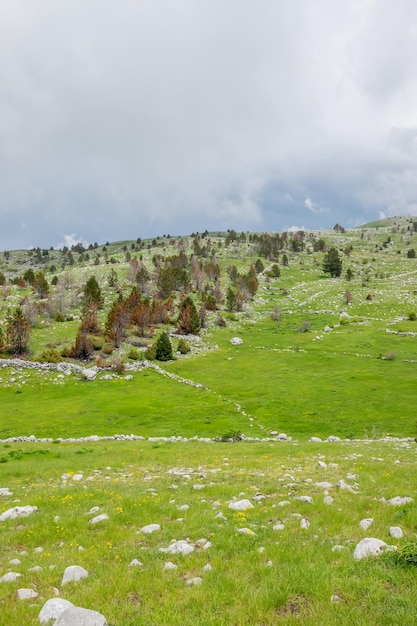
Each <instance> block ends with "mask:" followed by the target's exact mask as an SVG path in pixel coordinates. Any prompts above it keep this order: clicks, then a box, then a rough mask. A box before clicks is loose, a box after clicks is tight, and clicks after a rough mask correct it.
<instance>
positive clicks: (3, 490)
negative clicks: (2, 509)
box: [0, 487, 13, 497]
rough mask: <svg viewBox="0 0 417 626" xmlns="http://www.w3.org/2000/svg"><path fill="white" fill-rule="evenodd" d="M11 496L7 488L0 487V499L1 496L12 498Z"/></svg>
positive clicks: (11, 493)
mask: <svg viewBox="0 0 417 626" xmlns="http://www.w3.org/2000/svg"><path fill="white" fill-rule="evenodd" d="M12 495H13V491H10V490H9V489H8V487H0V497H1V496H5V497H7V496H12Z"/></svg>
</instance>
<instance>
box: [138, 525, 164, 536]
mask: <svg viewBox="0 0 417 626" xmlns="http://www.w3.org/2000/svg"><path fill="white" fill-rule="evenodd" d="M157 530H161V527H160V525H159V524H148V525H147V526H142V528H141V531H142V532H143V533H144V534H145V535H151V534H152V533H154V532H156V531H157Z"/></svg>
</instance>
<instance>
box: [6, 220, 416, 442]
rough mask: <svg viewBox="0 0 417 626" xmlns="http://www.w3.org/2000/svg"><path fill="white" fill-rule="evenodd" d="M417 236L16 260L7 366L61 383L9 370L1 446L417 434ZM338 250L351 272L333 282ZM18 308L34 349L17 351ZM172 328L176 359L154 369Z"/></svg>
mask: <svg viewBox="0 0 417 626" xmlns="http://www.w3.org/2000/svg"><path fill="white" fill-rule="evenodd" d="M415 227H416V226H415V222H414V221H413V219H412V218H391V219H390V220H383V221H381V222H377V223H375V225H374V226H372V225H369V224H368V225H366V226H364V227H362V228H356V229H352V230H347V231H344V229H338V230H332V231H307V232H304V231H300V232H298V233H238V232H235V231H228V232H227V233H208V232H205V233H203V234H201V235H200V234H192V235H190V236H184V237H170V236H169V235H168V236H164V237H158V238H156V239H154V240H144V241H142V240H141V239H135V240H129V241H122V242H113V243H110V242H106V244H104V245H98V244H92V245H91V246H89V247H88V248H87V249H84V248H83V247H82V246H80V245H78V246H75V247H73V249H72V250H67V249H63V250H52V249H50V250H41V249H34V250H30V251H22V250H20V251H6V252H3V253H2V254H1V257H0V279H1V282H2V286H1V289H2V300H1V302H0V328H2V329H3V332H2V335H1V338H2V341H1V342H0V343H1V344H2V346H3V348H2V353H1V356H2V357H3V359H5V360H4V361H2V365H3V366H5V365H6V364H7V359H10V358H12V357H15V356H19V357H20V358H22V359H23V360H24V361H25V362H29V361H36V362H39V361H41V362H44V363H45V362H46V363H47V362H53V363H54V366H53V367H54V368H56V367H58V369H59V370H61V371H60V372H57V371H56V369H52V370H51V371H39V370H37V369H35V370H33V369H27V368H25V367H21V366H20V365H19V366H17V365H16V362H15V363H14V364H13V366H8V367H4V368H3V369H2V371H1V388H0V400H1V403H2V407H3V409H2V414H3V417H2V419H1V420H0V437H1V438H6V437H9V436H13V435H28V434H32V433H33V434H35V435H36V436H69V435H74V436H75V435H77V436H83V435H89V434H98V435H108V434H114V433H115V432H125V433H130V432H134V433H136V434H140V435H145V436H151V435H166V436H169V435H173V434H176V435H184V436H194V435H202V436H226V435H227V434H230V433H245V434H246V436H255V437H262V436H265V434H270V433H271V432H272V433H276V432H278V433H279V432H288V434H289V435H296V436H304V437H308V436H311V435H319V436H325V437H327V436H328V435H330V434H334V435H337V436H342V437H347V436H348V437H364V436H382V435H385V434H392V435H401V436H414V435H415V417H414V416H413V412H412V406H413V397H414V385H413V381H414V371H415V363H416V361H417V350H416V339H415V336H416V334H417V322H416V317H417V288H416V275H417V262H416V258H415V248H417V243H416V241H417V239H416V238H417V234H416V232H415ZM332 248H334V249H335V250H336V251H337V256H338V259H339V261H340V265H341V267H340V276H332V275H331V274H332V272H331V271H329V272H327V273H326V272H324V271H323V264H324V261H325V259H326V258H327V256H328V253H329V250H331V249H332ZM328 269H329V268H328ZM92 285H93V286H94V285H96V286H95V288H94V289H97V288H98V290H99V293H98V294H97V293H96V291H94V289H93V290H92V291H91V289H90V287H91V286H92ZM17 310H21V315H22V316H23V318H24V320H25V321H26V322H27V328H26V330H25V332H26V334H24V333H23V334H24V337H23V339H25V340H26V342H23V343H24V345H20V344H16V340H15V343H14V345H12V344H11V339H13V336H12V333H11V332H10V324H11V320H12V318H13V316H14V315H16V311H17ZM162 331H166V333H167V335H168V337H169V341H170V343H171V345H172V350H173V356H174V357H175V358H174V359H170V358H169V359H168V360H167V361H164V360H162V361H161V360H156V361H155V360H154V359H155V356H158V355H156V354H155V349H156V344H157V343H158V339H159V337H160V335H161V333H162ZM234 336H238V337H239V338H240V339H242V341H243V343H241V345H231V343H230V340H231V339H232V338H233V337H234ZM158 358H160V357H159V356H158ZM152 363H154V364H158V366H159V367H158V368H156V369H155V368H153V369H152V368H150V367H148V365H149V364H152ZM66 364H70V365H71V367H72V368H73V372H75V373H73V374H72V375H68V376H66V375H65V373H67V372H68V371H69V369H68V367H69V366H68V367H67V365H66ZM23 365H24V364H23ZM77 366H79V369H78V370H77ZM51 367H52V366H51ZM74 368H75V370H74ZM87 370H88V372H87V373H86V371H87ZM77 371H78V372H79V373H78V374H77ZM63 372H64V373H63ZM86 377H87V378H88V377H90V378H94V380H90V381H88V382H86V381H85V378H86ZM183 380H185V381H187V383H188V384H181V381H183ZM139 389H140V395H139V397H138V390H139ZM35 399H36V409H35ZM51 399H53V401H52V402H51ZM56 407H60V411H61V412H62V413H63V414H64V416H65V417H64V420H63V422H62V423H61V424H60V425H59V428H58V427H57V426H56V424H55V423H54V422H53V419H52V416H53V414H54V411H56ZM6 415H7V419H6ZM51 431H53V432H51Z"/></svg>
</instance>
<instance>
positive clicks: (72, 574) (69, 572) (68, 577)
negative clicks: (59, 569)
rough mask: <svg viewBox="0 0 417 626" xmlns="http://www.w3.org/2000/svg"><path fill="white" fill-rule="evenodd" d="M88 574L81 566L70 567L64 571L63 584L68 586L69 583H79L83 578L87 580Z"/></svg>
mask: <svg viewBox="0 0 417 626" xmlns="http://www.w3.org/2000/svg"><path fill="white" fill-rule="evenodd" d="M87 576H88V572H87V570H85V569H84V568H83V567H81V566H80V565H70V566H69V567H67V568H66V569H65V571H64V576H63V578H62V584H63V585H66V584H67V583H69V582H78V581H79V580H82V579H83V578H87Z"/></svg>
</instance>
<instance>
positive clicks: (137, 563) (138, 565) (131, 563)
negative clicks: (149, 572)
mask: <svg viewBox="0 0 417 626" xmlns="http://www.w3.org/2000/svg"><path fill="white" fill-rule="evenodd" d="M142 566H143V563H141V562H140V561H138V559H133V561H130V563H129V567H142Z"/></svg>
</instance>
